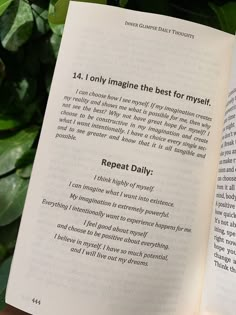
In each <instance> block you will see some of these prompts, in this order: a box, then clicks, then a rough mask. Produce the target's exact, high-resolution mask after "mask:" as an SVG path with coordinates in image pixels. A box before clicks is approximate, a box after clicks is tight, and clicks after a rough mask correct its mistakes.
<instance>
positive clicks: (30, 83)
mask: <svg viewBox="0 0 236 315" xmlns="http://www.w3.org/2000/svg"><path fill="white" fill-rule="evenodd" d="M15 89H16V92H17V97H18V101H19V102H21V103H22V104H24V105H26V104H28V103H29V102H31V101H32V100H33V97H34V96H35V94H36V81H35V79H33V78H23V79H21V80H20V81H18V82H17V83H16V84H15Z"/></svg>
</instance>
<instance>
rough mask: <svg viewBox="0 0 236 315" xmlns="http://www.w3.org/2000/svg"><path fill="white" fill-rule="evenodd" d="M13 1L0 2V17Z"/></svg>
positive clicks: (2, 0) (1, 0)
mask: <svg viewBox="0 0 236 315" xmlns="http://www.w3.org/2000/svg"><path fill="white" fill-rule="evenodd" d="M12 1H13V0H0V16H1V15H2V14H3V13H4V11H5V10H6V9H7V8H8V6H9V5H10V4H11V3H12Z"/></svg>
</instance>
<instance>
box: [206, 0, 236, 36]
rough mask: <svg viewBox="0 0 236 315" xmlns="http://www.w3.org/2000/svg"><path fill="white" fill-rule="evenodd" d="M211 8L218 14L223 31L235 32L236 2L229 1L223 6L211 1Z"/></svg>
mask: <svg viewBox="0 0 236 315" xmlns="http://www.w3.org/2000/svg"><path fill="white" fill-rule="evenodd" d="M209 6H210V8H211V9H212V10H213V11H214V13H215V14H216V16H217V18H218V20H219V23H220V27H221V29H222V31H225V32H228V33H232V34H235V31H236V2H233V1H231V2H228V3H225V4H223V5H221V6H219V5H217V4H215V3H212V2H209Z"/></svg>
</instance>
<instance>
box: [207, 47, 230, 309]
mask: <svg viewBox="0 0 236 315" xmlns="http://www.w3.org/2000/svg"><path fill="white" fill-rule="evenodd" d="M235 121H236V43H235V45H234V54H233V66H232V74H231V80H230V86H229V95H228V101H227V104H226V109H225V119H224V128H223V134H222V144H221V154H220V161H219V168H218V177H217V184H216V194H215V201H214V211H213V214H212V224H211V232H210V240H209V250H208V261H207V268H206V280H205V287H204V291H203V301H202V313H201V314H204V315H234V314H235V307H236V295H235V287H236V190H235V187H236V172H235V171H236V154H235V153H236V126H235Z"/></svg>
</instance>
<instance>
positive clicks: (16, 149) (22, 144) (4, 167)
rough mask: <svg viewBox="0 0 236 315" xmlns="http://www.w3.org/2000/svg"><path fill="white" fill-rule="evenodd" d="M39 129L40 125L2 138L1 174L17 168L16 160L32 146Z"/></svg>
mask: <svg viewBox="0 0 236 315" xmlns="http://www.w3.org/2000/svg"><path fill="white" fill-rule="evenodd" d="M38 131H39V128H38V127H31V128H27V129H24V130H21V131H20V132H18V133H16V134H15V135H13V136H11V137H8V138H5V139H0V175H3V174H6V173H7V172H10V171H12V170H14V169H15V163H16V161H17V160H18V159H19V158H20V157H21V156H22V154H23V153H24V152H26V151H27V150H29V149H30V148H31V146H32V144H33V142H34V140H35V138H36V136H37V134H38ZM0 204H1V203H0Z"/></svg>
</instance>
